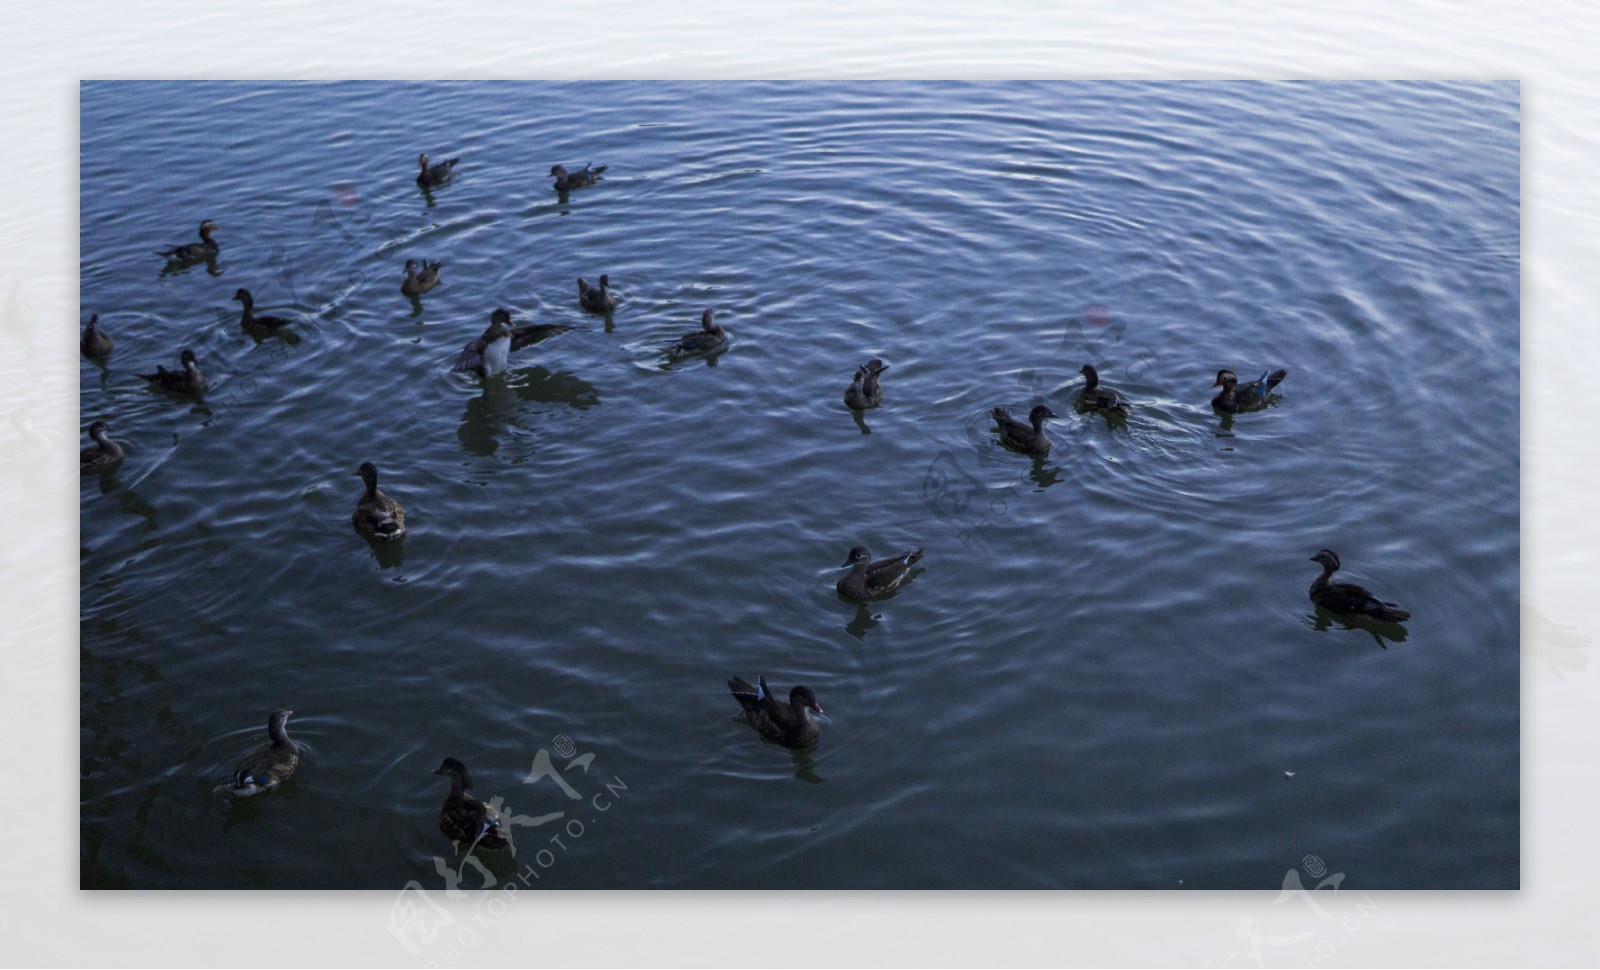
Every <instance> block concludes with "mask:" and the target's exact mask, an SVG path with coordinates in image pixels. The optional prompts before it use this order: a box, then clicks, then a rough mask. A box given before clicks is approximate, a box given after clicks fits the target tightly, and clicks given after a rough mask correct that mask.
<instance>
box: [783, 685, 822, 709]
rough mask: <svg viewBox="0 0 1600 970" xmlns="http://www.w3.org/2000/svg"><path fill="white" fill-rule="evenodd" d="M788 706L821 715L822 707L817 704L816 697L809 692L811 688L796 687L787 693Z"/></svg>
mask: <svg viewBox="0 0 1600 970" xmlns="http://www.w3.org/2000/svg"><path fill="white" fill-rule="evenodd" d="M789 706H790V707H793V708H795V709H796V710H799V709H800V708H802V707H803V708H807V709H809V710H813V711H816V712H817V713H818V714H821V713H822V705H821V704H818V703H817V695H816V694H813V693H812V692H811V688H809V687H806V686H805V685H803V684H802V685H796V686H795V688H794V689H793V690H791V691H789Z"/></svg>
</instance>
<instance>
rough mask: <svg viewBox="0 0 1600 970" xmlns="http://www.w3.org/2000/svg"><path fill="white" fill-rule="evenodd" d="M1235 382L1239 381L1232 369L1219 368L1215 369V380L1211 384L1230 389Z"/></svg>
mask: <svg viewBox="0 0 1600 970" xmlns="http://www.w3.org/2000/svg"><path fill="white" fill-rule="evenodd" d="M1237 383H1239V378H1237V377H1235V376H1234V374H1233V371H1231V370H1219V371H1217V382H1216V383H1215V384H1213V385H1211V386H1212V387H1221V388H1226V389H1228V390H1232V389H1233V386H1234V385H1235V384H1237Z"/></svg>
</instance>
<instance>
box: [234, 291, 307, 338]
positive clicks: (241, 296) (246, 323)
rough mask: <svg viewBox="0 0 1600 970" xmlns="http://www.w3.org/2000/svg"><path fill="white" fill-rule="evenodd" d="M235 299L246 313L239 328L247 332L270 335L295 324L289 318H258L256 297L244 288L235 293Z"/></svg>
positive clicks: (241, 315) (242, 315)
mask: <svg viewBox="0 0 1600 970" xmlns="http://www.w3.org/2000/svg"><path fill="white" fill-rule="evenodd" d="M233 298H234V300H236V301H237V302H239V303H240V304H241V305H243V306H244V312H243V313H242V314H240V316H239V326H240V327H242V328H244V330H245V331H246V332H249V333H269V332H271V331H274V330H280V329H282V328H283V327H287V326H289V325H290V324H291V323H294V321H293V320H290V319H289V318H288V317H274V316H265V317H258V316H256V301H255V297H253V296H251V295H250V291H249V290H247V289H245V288H244V287H242V286H241V287H240V288H239V289H237V290H234V291H233Z"/></svg>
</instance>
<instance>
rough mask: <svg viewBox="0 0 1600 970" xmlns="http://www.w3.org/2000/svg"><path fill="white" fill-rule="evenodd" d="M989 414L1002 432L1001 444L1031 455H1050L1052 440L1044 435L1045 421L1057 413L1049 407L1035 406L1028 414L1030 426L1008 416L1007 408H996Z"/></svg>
mask: <svg viewBox="0 0 1600 970" xmlns="http://www.w3.org/2000/svg"><path fill="white" fill-rule="evenodd" d="M989 413H990V415H992V416H993V417H994V423H995V425H996V426H997V428H998V430H999V432H1000V443H1001V444H1003V445H1005V446H1006V447H1008V448H1014V449H1016V450H1017V451H1021V452H1025V453H1026V454H1030V455H1046V454H1049V453H1050V438H1049V436H1047V435H1046V434H1045V433H1044V419H1045V418H1053V417H1056V413H1055V412H1054V411H1052V410H1050V409H1049V408H1048V407H1045V406H1044V405H1043V404H1036V405H1034V408H1033V410H1032V411H1029V412H1028V421H1029V423H1028V424H1023V423H1022V422H1021V421H1018V420H1017V419H1016V418H1013V417H1012V416H1011V415H1010V414H1007V413H1006V409H1005V408H995V409H994V410H993V411H990V412H989Z"/></svg>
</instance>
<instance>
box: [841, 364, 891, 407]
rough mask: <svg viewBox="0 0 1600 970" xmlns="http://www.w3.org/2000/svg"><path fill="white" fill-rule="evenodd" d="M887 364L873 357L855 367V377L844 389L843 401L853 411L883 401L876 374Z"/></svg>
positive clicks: (885, 368)
mask: <svg viewBox="0 0 1600 970" xmlns="http://www.w3.org/2000/svg"><path fill="white" fill-rule="evenodd" d="M888 369H889V365H888V364H885V363H884V362H883V361H881V360H879V359H878V358H876V357H874V358H872V359H871V360H869V361H867V362H866V363H865V364H863V365H862V366H860V367H857V368H856V378H855V380H853V381H851V382H850V386H849V387H847V388H845V389H844V403H845V404H846V405H848V406H849V407H850V409H851V410H853V411H864V410H866V409H867V408H875V407H877V406H878V405H880V404H882V403H883V388H881V387H879V386H878V375H879V374H882V373H883V372H884V371H886V370H888Z"/></svg>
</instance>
